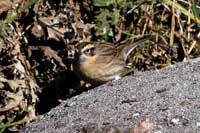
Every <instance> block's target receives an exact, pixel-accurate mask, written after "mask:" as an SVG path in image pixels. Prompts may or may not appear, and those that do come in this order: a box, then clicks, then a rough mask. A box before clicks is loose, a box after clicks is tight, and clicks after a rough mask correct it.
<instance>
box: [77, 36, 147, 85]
mask: <svg viewBox="0 0 200 133" xmlns="http://www.w3.org/2000/svg"><path fill="white" fill-rule="evenodd" d="M149 38H150V35H146V36H144V37H142V38H141V39H139V40H138V41H136V42H133V43H130V44H122V45H118V46H117V45H114V44H112V43H104V42H83V43H80V44H78V47H77V50H76V52H75V61H74V71H75V73H76V74H77V75H78V76H79V77H80V78H81V79H83V80H85V81H86V82H89V83H91V84H101V83H104V82H107V81H110V80H113V79H116V78H118V77H121V76H122V74H123V73H124V72H126V70H127V67H126V66H127V64H126V60H127V57H128V55H129V54H130V53H131V52H132V51H133V50H134V49H135V48H136V47H137V46H138V45H140V44H142V43H144V42H145V41H147V40H149Z"/></svg>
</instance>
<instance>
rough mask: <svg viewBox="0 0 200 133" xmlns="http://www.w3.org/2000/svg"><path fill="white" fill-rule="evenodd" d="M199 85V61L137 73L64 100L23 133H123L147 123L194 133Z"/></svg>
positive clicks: (163, 130) (163, 131) (158, 132)
mask: <svg viewBox="0 0 200 133" xmlns="http://www.w3.org/2000/svg"><path fill="white" fill-rule="evenodd" d="M199 81H200V59H194V60H190V61H187V62H183V63H180V64H177V65H172V66H169V67H167V68H164V69H162V70H154V71H149V72H144V73H137V74H134V75H133V76H127V77H124V78H123V79H121V80H118V81H113V82H112V83H107V84H105V85H102V86H99V87H97V88H94V89H92V90H89V91H87V92H84V93H82V94H80V95H78V96H75V97H73V98H71V99H69V100H66V101H64V102H63V103H62V104H61V105H59V106H58V107H56V108H54V109H52V110H51V111H50V112H49V113H47V114H45V115H44V117H43V118H42V119H41V120H39V121H37V122H33V123H30V124H27V125H26V126H25V127H24V128H23V129H22V132H31V133H33V132H37V133H62V132H63V133H76V132H86V131H87V132H89V133H90V132H92V131H93V132H97V131H98V132H103V131H104V132H106V130H110V132H115V131H117V130H118V131H121V132H122V131H128V130H129V129H134V130H137V129H138V128H143V129H144V128H148V127H145V124H144V123H143V124H142V122H144V121H147V122H146V123H147V124H146V125H147V126H148V122H149V124H150V125H151V124H153V125H154V126H153V128H152V132H155V133H172V132H177V133H178V132H181V133H188V132H196V133H198V132H200V82H199ZM141 125H143V126H141ZM150 128H151V127H150ZM140 130H141V129H140ZM144 130H145V129H144Z"/></svg>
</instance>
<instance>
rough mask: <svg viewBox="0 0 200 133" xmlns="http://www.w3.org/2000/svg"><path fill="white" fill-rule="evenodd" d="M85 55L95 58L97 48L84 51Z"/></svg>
mask: <svg viewBox="0 0 200 133" xmlns="http://www.w3.org/2000/svg"><path fill="white" fill-rule="evenodd" d="M84 54H85V55H87V56H94V55H95V48H88V49H86V50H85V51H84Z"/></svg>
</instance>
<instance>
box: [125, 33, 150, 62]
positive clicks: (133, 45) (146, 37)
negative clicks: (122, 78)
mask: <svg viewBox="0 0 200 133" xmlns="http://www.w3.org/2000/svg"><path fill="white" fill-rule="evenodd" d="M151 37H152V35H151V34H148V35H144V36H143V37H141V38H139V39H138V40H136V41H134V42H128V43H129V44H127V46H125V47H124V48H123V50H122V53H123V56H124V59H125V60H126V59H127V57H128V56H129V54H130V53H131V52H132V51H133V50H134V49H135V48H136V47H137V46H138V45H141V44H144V43H145V42H146V41H148V40H150V39H151Z"/></svg>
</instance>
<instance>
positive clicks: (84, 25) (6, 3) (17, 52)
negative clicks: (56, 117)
mask: <svg viewBox="0 0 200 133" xmlns="http://www.w3.org/2000/svg"><path fill="white" fill-rule="evenodd" d="M199 12H200V2H199V1H197V0H138V1H137V0H136V1H132V0H93V1H92V0H83V1H82V0H57V1H50V0H1V1H0V18H1V19H0V123H1V124H0V132H8V131H18V130H19V128H20V127H21V126H22V125H23V124H24V123H26V122H30V121H32V120H35V119H36V118H37V116H38V115H39V114H43V113H45V112H47V111H48V110H49V109H51V108H52V107H54V106H56V105H58V104H59V103H60V101H61V100H63V99H66V98H69V97H71V96H74V95H76V94H78V93H80V92H82V91H84V89H83V87H81V85H80V84H79V81H78V79H77V78H76V77H75V76H74V73H73V69H72V65H71V63H72V61H73V53H74V45H75V44H76V43H78V42H83V41H108V42H120V41H123V40H126V39H128V38H130V37H134V36H137V35H143V34H149V33H150V34H155V35H156V37H155V41H154V42H152V43H151V44H149V45H143V46H141V47H139V48H137V49H136V50H135V53H134V54H133V55H131V56H130V58H129V62H130V63H131V64H132V69H131V70H132V71H133V70H134V71H145V70H151V69H157V68H163V67H165V66H168V65H170V64H174V63H177V62H181V61H184V60H186V59H191V58H197V57H199V56H200V45H199V44H200V39H199V36H200V34H199V31H200V18H199ZM158 36H161V38H160V37H158Z"/></svg>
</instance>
